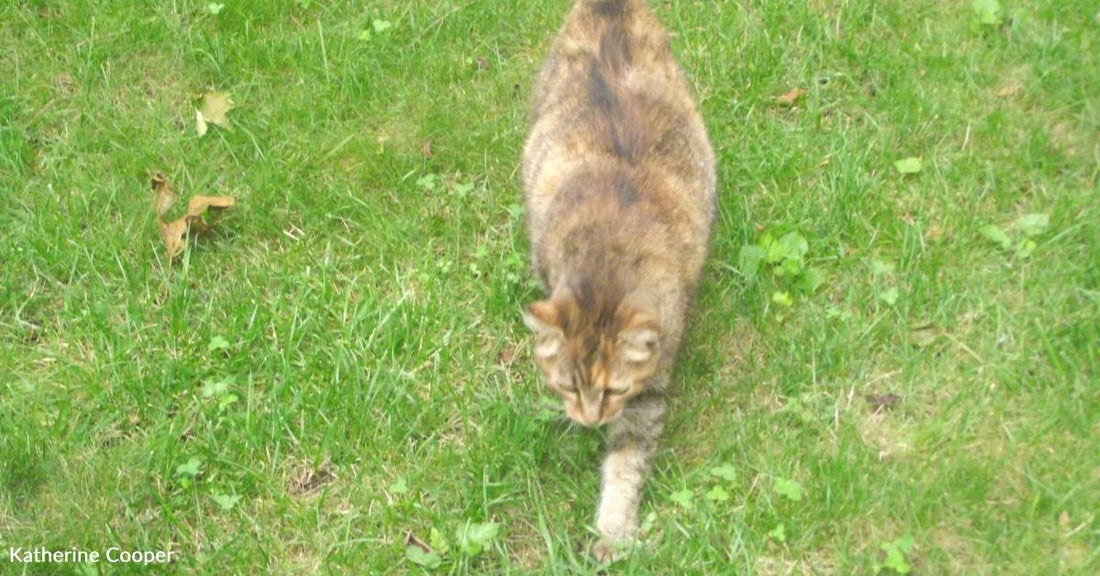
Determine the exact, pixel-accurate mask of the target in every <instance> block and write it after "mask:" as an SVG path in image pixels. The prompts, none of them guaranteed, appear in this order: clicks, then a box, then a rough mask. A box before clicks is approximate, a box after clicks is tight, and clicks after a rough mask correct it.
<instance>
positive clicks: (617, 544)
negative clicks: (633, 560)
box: [592, 537, 628, 564]
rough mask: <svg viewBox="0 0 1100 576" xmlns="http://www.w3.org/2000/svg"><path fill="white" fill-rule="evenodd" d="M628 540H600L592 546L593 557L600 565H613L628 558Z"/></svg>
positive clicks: (605, 538)
mask: <svg viewBox="0 0 1100 576" xmlns="http://www.w3.org/2000/svg"><path fill="white" fill-rule="evenodd" d="M627 545H628V542H627V541H626V540H615V539H612V538H607V537H604V538H600V539H599V540H597V541H596V543H595V544H593V545H592V557H593V558H595V559H596V561H597V562H599V563H600V564H611V563H612V562H615V561H616V560H619V559H621V558H623V557H624V556H626V548H627Z"/></svg>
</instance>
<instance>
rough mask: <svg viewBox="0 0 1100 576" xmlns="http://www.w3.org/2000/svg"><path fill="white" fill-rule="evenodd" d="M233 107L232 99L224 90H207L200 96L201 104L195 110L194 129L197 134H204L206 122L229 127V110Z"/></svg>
mask: <svg viewBox="0 0 1100 576" xmlns="http://www.w3.org/2000/svg"><path fill="white" fill-rule="evenodd" d="M232 109H233V99H232V98H230V97H229V94H227V93H225V92H207V93H206V94H203V96H202V104H201V105H200V106H199V109H198V110H196V111H195V129H196V130H197V131H198V133H199V136H202V135H204V134H206V129H207V126H206V125H207V123H210V124H215V125H217V126H221V127H222V128H226V129H228V128H229V111H230V110H232Z"/></svg>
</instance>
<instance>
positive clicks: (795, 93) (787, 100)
mask: <svg viewBox="0 0 1100 576" xmlns="http://www.w3.org/2000/svg"><path fill="white" fill-rule="evenodd" d="M805 95H806V91H805V90H803V89H802V88H791V89H790V90H789V91H787V92H786V93H785V94H783V95H782V96H776V98H775V101H776V103H777V104H782V105H783V106H794V104H795V102H798V99H799V98H801V97H803V96H805Z"/></svg>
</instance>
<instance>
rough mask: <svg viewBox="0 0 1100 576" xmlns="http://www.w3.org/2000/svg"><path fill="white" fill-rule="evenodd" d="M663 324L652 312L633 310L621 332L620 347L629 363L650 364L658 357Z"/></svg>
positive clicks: (625, 319) (624, 321)
mask: <svg viewBox="0 0 1100 576" xmlns="http://www.w3.org/2000/svg"><path fill="white" fill-rule="evenodd" d="M660 337H661V324H660V323H659V322H658V321H657V317H656V316H655V315H653V314H652V313H650V312H646V311H641V310H631V311H629V312H627V314H626V317H625V318H624V319H623V327H622V329H620V330H619V347H620V349H621V350H622V355H623V358H625V359H626V360H627V361H629V362H648V361H649V360H652V359H655V358H656V357H657V352H658V350H659V348H660Z"/></svg>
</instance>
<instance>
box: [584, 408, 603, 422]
mask: <svg viewBox="0 0 1100 576" xmlns="http://www.w3.org/2000/svg"><path fill="white" fill-rule="evenodd" d="M583 416H584V418H583V420H584V425H585V426H599V425H600V422H601V421H602V420H603V418H602V415H601V414H600V405H599V404H586V405H585V406H584V414H583Z"/></svg>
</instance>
